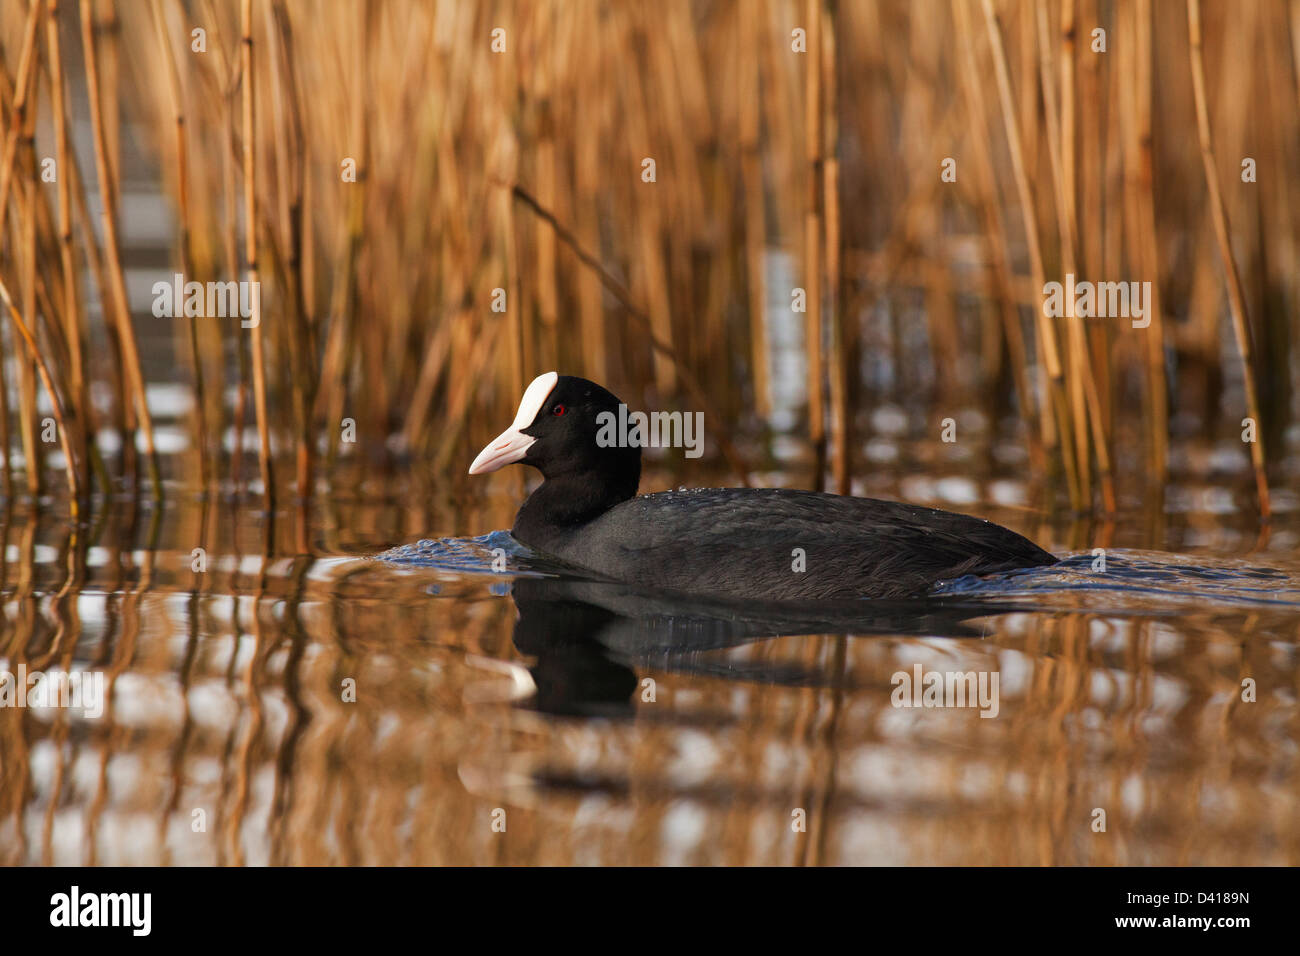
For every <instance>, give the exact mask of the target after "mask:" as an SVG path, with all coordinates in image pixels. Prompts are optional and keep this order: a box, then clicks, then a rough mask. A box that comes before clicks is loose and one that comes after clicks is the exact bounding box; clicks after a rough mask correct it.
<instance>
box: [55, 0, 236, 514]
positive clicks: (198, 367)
mask: <svg viewBox="0 0 1300 956" xmlns="http://www.w3.org/2000/svg"><path fill="white" fill-rule="evenodd" d="M51 2H52V3H53V2H56V0H51ZM152 7H153V22H154V26H155V28H156V30H157V37H158V49H159V51H160V52H161V53H162V60H163V63H164V64H166V67H165V71H164V72H165V73H166V76H167V92H168V98H169V104H170V106H171V111H172V116H173V121H174V123H175V125H176V130H175V135H176V196H177V200H178V203H177V206H178V212H179V215H180V237H179V240H178V244H179V246H180V258H181V272H182V273H183V274H184V275H185V277H186V279H187V280H189V279H192V278H194V257H193V252H192V250H191V245H190V243H191V239H190V235H191V233H190V215H191V214H190V184H189V179H190V177H189V161H188V156H189V153H188V149H187V145H186V142H187V137H186V133H185V106H184V102H183V97H182V95H181V86H180V76H179V75H178V74H177V71H176V57H175V55H174V54H173V52H172V46H171V41H170V40H169V39H168V37H167V25H166V22H165V16H166V15H165V14H164V12H163V9H162V2H161V0H154V2H153V5H152ZM189 342H190V362H191V364H192V365H193V366H194V411H195V424H196V427H197V431H198V434H197V435H196V437H195V443H196V444H197V445H198V448H199V475H200V480H201V481H202V483H203V487H204V488H205V489H206V488H208V487H209V486H210V485H211V482H212V477H213V472H212V462H211V455H210V452H209V450H208V444H209V442H208V426H207V396H206V394H205V390H204V387H203V358H202V356H201V355H200V354H199V330H198V325H197V320H196V318H195V317H194V316H192V315H191V316H189Z"/></svg>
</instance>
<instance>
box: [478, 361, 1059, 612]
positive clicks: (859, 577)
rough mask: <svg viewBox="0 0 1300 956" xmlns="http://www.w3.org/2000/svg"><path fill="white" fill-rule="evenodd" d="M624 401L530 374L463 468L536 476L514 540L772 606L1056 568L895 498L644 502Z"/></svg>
mask: <svg viewBox="0 0 1300 956" xmlns="http://www.w3.org/2000/svg"><path fill="white" fill-rule="evenodd" d="M620 404H621V403H620V402H619V400H618V398H616V397H615V396H614V395H612V394H611V393H610V392H608V391H607V390H606V389H604V388H602V387H601V386H599V385H597V384H596V383H595V382H589V381H587V380H586V379H583V378H576V377H574V376H570V375H557V374H556V373H555V372H547V373H546V374H545V375H539V376H538V377H537V378H535V379H533V381H532V384H530V385H529V386H528V389H527V390H526V391H525V392H524V397H523V399H522V401H520V403H519V412H518V414H516V415H515V420H514V423H513V424H512V425H511V426H510V427H509V428H507V429H506V430H505V431H504V432H502V433H501V434H500V435H499V436H497V438H496V439H495V440H494V441H493V442H492V443H491V444H489V445H488V446H487V447H486V448H484V449H483V451H482V452H481V453H480V454H479V456H478V457H477V458H475V459H474V463H473V464H472V465H471V466H470V469H469V473H470V474H471V475H481V474H485V473H487V472H490V471H496V470H497V469H498V468H501V467H503V466H504V465H508V464H511V463H512V462H523V463H524V464H526V465H532V466H533V467H534V468H537V469H538V470H539V471H540V472H541V473H542V476H543V478H544V479H545V480H544V481H543V482H542V483H541V485H539V486H538V488H537V490H536V491H534V492H533V493H532V494H531V495H529V496H528V500H527V501H525V502H524V504H523V507H521V508H520V509H519V514H518V516H517V517H516V518H515V526H514V528H513V529H511V534H513V535H514V537H515V538H516V539H517V540H519V541H521V542H522V543H523V544H526V545H527V546H528V547H530V548H532V549H533V550H535V551H540V552H544V553H546V554H550V555H552V556H554V557H557V558H560V559H562V560H563V561H565V562H568V563H570V564H575V565H578V566H580V567H583V568H588V569H591V570H592V571H595V572H597V573H598V574H600V575H603V576H605V577H610V578H614V579H616V580H620V581H628V582H632V583H635V584H638V585H642V586H647V587H655V588H667V589H671V590H676V591H683V592H688V593H694V594H715V595H729V596H732V597H741V598H763V599H775V600H808V599H814V600H819V599H826V598H912V597H919V596H922V595H924V594H925V593H926V592H927V591H928V590H930V589H931V588H932V587H933V586H934V585H935V584H937V583H938V582H940V581H946V580H952V579H953V578H958V577H961V576H962V575H966V574H992V573H995V572H998V571H1011V570H1014V569H1016V568H1027V567H1033V566H1037V565H1045V564H1054V563H1056V560H1057V559H1056V558H1055V557H1053V556H1052V555H1051V554H1049V553H1048V552H1046V551H1044V550H1043V549H1042V548H1040V547H1038V546H1037V545H1036V544H1034V543H1033V542H1032V541H1029V540H1027V539H1025V538H1023V537H1021V536H1020V535H1018V534H1016V533H1015V532H1014V531H1009V530H1008V529H1006V528H1003V527H1001V526H999V525H996V524H993V523H992V522H990V521H985V520H983V519H981V518H972V517H970V516H968V515H961V514H954V513H952V512H950V511H939V510H937V509H934V508H920V507H917V506H915V505H908V504H900V503H897V502H892V501H879V500H876V499H873V498H850V497H844V496H842V495H831V494H822V493H819V492H812V491H796V490H790V489H778V488H771V489H761V488H699V489H694V490H691V491H664V492H659V493H657V494H652V495H640V496H638V495H637V493H636V491H637V485H638V484H639V483H640V479H641V449H640V447H638V445H637V438H638V436H636V435H632V436H630V438H631V440H627V439H628V437H629V436H626V435H624V436H622V438H623V439H624V440H622V441H615V442H611V441H610V438H611V437H618V436H614V435H613V431H614V430H613V429H610V428H609V427H608V424H609V423H610V422H611V421H613V422H617V421H619V406H620ZM602 413H608V415H612V416H613V418H612V419H611V418H609V417H607V416H604V415H602ZM598 416H599V417H598ZM622 420H623V421H627V416H626V410H624V417H623V419H622ZM602 429H603V430H602ZM642 437H643V436H642Z"/></svg>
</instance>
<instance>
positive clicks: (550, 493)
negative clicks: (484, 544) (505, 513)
mask: <svg viewBox="0 0 1300 956" xmlns="http://www.w3.org/2000/svg"><path fill="white" fill-rule="evenodd" d="M640 481H641V462H640V455H637V460H636V462H635V466H634V467H632V468H628V467H627V463H624V467H623V468H620V469H618V472H617V473H611V474H601V473H598V472H593V471H579V472H570V473H567V474H563V475H556V476H554V477H550V478H547V479H546V480H545V481H543V482H542V483H541V485H539V486H538V487H537V489H536V490H535V491H534V492H533V493H532V494H531V495H529V496H528V500H527V501H525V502H524V504H523V507H521V508H520V509H519V514H518V515H516V516H515V526H514V529H513V530H512V532H511V533H512V534H513V535H514V536H515V538H516V539H517V540H519V541H522V542H523V543H524V544H526V545H529V546H530V547H544V546H545V544H544V543H545V542H546V540H547V539H548V538H549V537H550V536H551V535H553V534H555V533H556V532H558V531H563V530H566V529H569V528H573V527H576V526H578V525H582V524H586V523H587V522H588V521H591V520H592V519H593V518H596V517H599V516H600V515H602V514H604V513H605V512H606V511H608V510H609V509H610V508H612V507H614V506H615V505H616V504H618V503H619V502H622V501H627V500H629V499H630V498H633V497H635V496H636V489H637V485H638V484H640Z"/></svg>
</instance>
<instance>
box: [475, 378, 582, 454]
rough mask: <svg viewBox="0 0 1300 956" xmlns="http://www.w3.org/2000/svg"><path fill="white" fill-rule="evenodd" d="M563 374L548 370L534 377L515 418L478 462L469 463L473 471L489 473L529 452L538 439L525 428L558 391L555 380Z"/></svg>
mask: <svg viewBox="0 0 1300 956" xmlns="http://www.w3.org/2000/svg"><path fill="white" fill-rule="evenodd" d="M559 378H560V376H559V375H557V374H556V373H555V372H547V373H545V374H544V375H539V376H537V378H535V379H533V380H532V382H531V384H529V386H528V388H527V389H525V390H524V397H523V398H522V399H520V401H519V411H518V412H516V413H515V420H514V422H513V423H511V425H510V427H509V428H507V429H506V430H505V431H503V432H502V433H501V434H500V435H498V436H497V437H496V438H494V439H492V441H491V442H489V443H488V446H487V447H486V448H484V449H483V450H482V451H481V452H479V453H478V457H477V458H475V459H474V463H473V464H472V465H470V466H469V473H470V474H471V475H486V474H487V473H488V472H490V471H496V470H497V469H498V468H504V467H505V466H506V465H509V464H511V463H512V462H516V461H519V460H520V459H521V458H523V457H524V455H526V454H528V449H529V448H530V447H531V446H532V444H533V442H535V441H537V439H536V438H534V437H533V436H532V435H525V434H524V433H523V429H525V428H527V427H528V426H529V425H531V424H532V423H533V421H534V420H535V419H536V418H537V413H538V412H540V411H541V410H542V406H543V405H544V404H546V398H547V396H548V395H550V394H551V392H552V391H554V389H555V383H556V382H557V381H559Z"/></svg>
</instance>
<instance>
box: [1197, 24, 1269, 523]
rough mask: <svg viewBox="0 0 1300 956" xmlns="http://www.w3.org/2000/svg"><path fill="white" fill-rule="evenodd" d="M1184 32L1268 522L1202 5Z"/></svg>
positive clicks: (1260, 492) (1262, 510)
mask: <svg viewBox="0 0 1300 956" xmlns="http://www.w3.org/2000/svg"><path fill="white" fill-rule="evenodd" d="M1187 29H1188V37H1189V40H1190V43H1189V46H1188V52H1189V54H1190V58H1191V69H1192V93H1193V95H1194V97H1195V101H1196V132H1197V136H1198V138H1199V140H1200V144H1201V162H1202V164H1203V165H1204V167H1205V183H1206V186H1207V187H1208V189H1209V193H1210V195H1209V202H1210V215H1211V217H1212V218H1213V220H1214V236H1215V238H1216V239H1217V240H1218V245H1219V256H1220V258H1221V259H1222V263H1223V273H1224V278H1225V280H1226V282H1227V286H1228V303H1229V305H1230V306H1231V308H1232V331H1233V333H1234V334H1235V335H1236V338H1237V350H1238V352H1240V354H1241V373H1242V381H1243V384H1244V386H1245V389H1246V413H1247V414H1248V415H1249V416H1250V417H1251V418H1252V419H1253V420H1254V422H1255V441H1253V442H1251V443H1250V458H1251V462H1252V463H1253V465H1254V467H1255V488H1256V491H1257V493H1258V495H1259V514H1260V518H1261V519H1262V520H1264V521H1268V520H1269V517H1270V515H1271V514H1272V506H1271V504H1270V499H1269V491H1268V474H1267V472H1266V471H1265V467H1264V436H1263V426H1262V424H1261V419H1260V416H1259V397H1258V393H1257V391H1256V389H1255V370H1254V368H1253V367H1252V364H1251V348H1250V329H1249V328H1248V326H1247V317H1246V297H1245V295H1243V293H1242V291H1241V277H1240V276H1239V275H1238V274H1237V263H1236V261H1235V260H1234V259H1233V257H1232V245H1231V242H1230V233H1229V230H1228V211H1227V208H1226V207H1225V206H1224V203H1223V195H1222V193H1220V191H1219V175H1218V173H1217V172H1216V171H1215V165H1214V141H1213V139H1212V138H1211V133H1210V110H1209V105H1208V104H1207V103H1206V99H1205V63H1204V59H1203V57H1202V54H1201V4H1200V0H1187Z"/></svg>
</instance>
